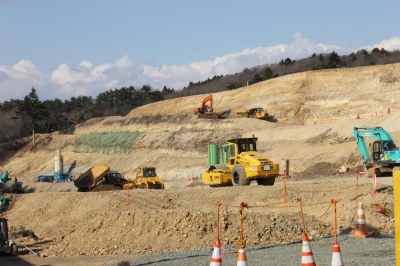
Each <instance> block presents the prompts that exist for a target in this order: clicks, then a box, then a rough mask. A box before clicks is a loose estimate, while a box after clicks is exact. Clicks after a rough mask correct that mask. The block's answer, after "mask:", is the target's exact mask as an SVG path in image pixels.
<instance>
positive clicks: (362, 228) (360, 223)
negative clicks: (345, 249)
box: [351, 203, 368, 238]
mask: <svg viewBox="0 0 400 266" xmlns="http://www.w3.org/2000/svg"><path fill="white" fill-rule="evenodd" d="M351 237H355V238H366V237H368V233H367V222H366V221H365V213H364V209H363V204H362V203H359V207H358V210H357V219H356V226H355V228H354V231H353V234H352V235H351Z"/></svg>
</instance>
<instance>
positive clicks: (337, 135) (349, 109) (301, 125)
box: [3, 64, 400, 189]
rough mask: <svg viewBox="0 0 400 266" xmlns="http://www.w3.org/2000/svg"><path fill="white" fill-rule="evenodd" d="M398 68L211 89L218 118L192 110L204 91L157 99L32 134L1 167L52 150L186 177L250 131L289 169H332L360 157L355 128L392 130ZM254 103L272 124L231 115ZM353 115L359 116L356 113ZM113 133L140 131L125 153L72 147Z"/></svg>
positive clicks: (37, 159)
mask: <svg viewBox="0 0 400 266" xmlns="http://www.w3.org/2000/svg"><path fill="white" fill-rule="evenodd" d="M399 70H400V64H392V65H384V66H372V67H362V68H350V69H335V70H322V71H311V72H305V73H298V74H293V75H288V76H284V77H280V78H275V79H272V80H268V81H265V82H260V83H257V84H254V85H252V86H248V87H244V88H241V89H236V90H232V91H226V92H221V93H216V94H214V95H213V97H214V106H215V111H216V112H222V111H225V110H231V113H230V115H229V116H228V118H227V119H223V120H207V119H199V118H198V117H197V116H196V115H194V114H193V113H192V111H191V110H192V109H193V107H195V106H198V105H200V102H201V99H202V98H203V97H204V95H199V96H193V97H183V98H178V99H173V100H167V101H161V102H157V103H154V104H149V105H146V106H143V107H140V108H137V109H134V110H132V111H131V112H130V113H129V114H128V115H127V116H124V117H106V118H98V119H92V120H89V121H87V122H85V123H83V124H80V125H79V126H78V127H77V128H76V130H75V133H74V134H73V135H59V134H58V133H57V132H56V133H53V134H49V135H42V136H39V137H38V140H37V142H38V143H39V144H38V146H37V147H36V152H34V153H33V152H31V150H30V147H27V148H25V149H23V150H21V151H20V152H18V153H17V154H16V155H15V156H14V157H13V158H10V160H9V161H8V162H7V163H6V164H5V165H3V169H4V170H8V171H9V172H10V173H11V174H12V175H13V176H17V177H18V178H19V179H21V180H22V181H24V182H29V181H31V180H32V178H33V177H34V176H36V175H37V174H38V173H46V172H51V171H52V169H53V167H54V166H53V165H54V156H53V155H54V152H55V151H56V150H58V149H59V150H61V152H62V154H63V155H64V164H65V166H66V167H67V166H68V165H70V164H71V163H72V162H73V161H74V160H76V162H77V168H80V169H84V168H85V167H86V168H87V167H90V166H91V165H93V164H95V163H107V164H109V165H110V167H111V168H112V169H114V170H117V171H120V172H121V173H122V174H124V175H126V176H128V177H129V176H132V174H133V171H134V170H135V169H137V168H138V167H140V166H141V165H154V166H156V167H157V169H158V172H159V174H160V175H161V176H162V177H163V178H165V179H166V180H170V179H174V180H176V179H186V178H192V177H196V176H198V175H199V173H201V172H202V171H204V169H206V167H207V157H206V156H207V144H209V143H224V142H225V141H226V140H227V139H231V138H235V137H249V136H252V135H255V136H257V137H258V138H259V144H258V148H259V150H260V151H261V152H264V153H265V154H266V155H267V156H268V157H270V158H271V159H273V160H276V161H278V162H280V163H282V162H284V160H286V159H290V161H291V167H292V172H293V173H295V172H303V171H305V170H307V169H308V168H310V167H312V166H313V165H316V164H318V163H328V164H331V165H333V167H334V168H335V167H336V168H337V170H339V168H340V167H343V166H345V167H347V166H354V165H355V164H357V163H359V162H360V157H359V155H358V151H357V149H356V146H355V143H354V141H353V139H352V128H353V127H354V126H366V125H370V126H383V127H384V128H385V129H387V130H388V131H389V132H392V133H394V137H396V136H398V133H397V132H398V131H400V125H399V123H395V121H398V118H399V114H398V111H399V99H400V95H399V94H398V93H397V92H398V91H399V88H400V74H399V73H400V71H399ZM258 106H260V107H264V108H266V109H267V111H268V113H269V114H270V115H272V116H274V117H275V118H276V119H277V122H276V123H272V122H266V121H261V120H256V119H249V118H245V117H239V116H238V115H236V113H235V110H237V109H239V108H251V107H258ZM388 108H390V113H388ZM357 115H359V116H360V118H361V119H359V120H358V119H356V117H357ZM116 131H138V132H140V137H139V138H138V139H137V140H136V142H135V143H134V144H133V145H132V148H131V150H130V151H129V152H128V153H113V152H89V153H76V152H74V144H75V142H76V140H77V139H78V138H79V137H80V136H83V135H85V134H89V133H92V132H116ZM174 185H179V182H176V183H175V184H174ZM32 186H34V187H35V188H37V189H40V188H41V187H43V186H42V184H32ZM167 187H168V185H167Z"/></svg>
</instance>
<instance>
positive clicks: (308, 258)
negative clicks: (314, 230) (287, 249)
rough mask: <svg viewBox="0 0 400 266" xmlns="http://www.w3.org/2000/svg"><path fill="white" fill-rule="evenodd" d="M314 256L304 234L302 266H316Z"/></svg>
mask: <svg viewBox="0 0 400 266" xmlns="http://www.w3.org/2000/svg"><path fill="white" fill-rule="evenodd" d="M315 265H316V264H315V260H314V256H313V253H312V250H311V246H310V243H309V241H308V236H307V234H306V233H304V232H303V247H302V249H301V266H315Z"/></svg>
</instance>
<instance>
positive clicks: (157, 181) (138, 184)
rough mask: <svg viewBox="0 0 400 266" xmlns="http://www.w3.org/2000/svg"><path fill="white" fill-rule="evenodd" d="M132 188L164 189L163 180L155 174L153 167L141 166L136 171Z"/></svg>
mask: <svg viewBox="0 0 400 266" xmlns="http://www.w3.org/2000/svg"><path fill="white" fill-rule="evenodd" d="M133 187H134V188H144V189H164V182H163V181H162V179H161V178H159V177H158V176H157V173H156V168H155V167H142V168H140V169H139V171H138V172H137V173H136V177H135V180H134V181H133Z"/></svg>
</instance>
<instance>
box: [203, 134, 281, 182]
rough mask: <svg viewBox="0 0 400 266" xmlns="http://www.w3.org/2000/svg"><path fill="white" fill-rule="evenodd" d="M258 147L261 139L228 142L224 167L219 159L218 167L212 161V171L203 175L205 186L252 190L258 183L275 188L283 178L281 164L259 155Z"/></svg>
mask: <svg viewBox="0 0 400 266" xmlns="http://www.w3.org/2000/svg"><path fill="white" fill-rule="evenodd" d="M256 144H257V138H240V139H231V140H228V141H227V144H224V145H223V146H222V158H223V162H224V164H218V161H219V159H217V160H215V162H216V163H215V162H214V163H212V162H211V163H210V161H209V169H208V171H207V172H206V173H203V174H202V182H203V184H206V185H210V186H211V187H220V186H232V185H233V186H248V185H250V183H251V181H253V180H256V181H257V183H258V185H264V186H272V185H274V183H275V178H276V177H277V176H278V175H279V164H278V163H276V162H273V161H271V160H269V159H268V158H266V157H265V156H264V155H263V154H261V153H259V152H257V147H256ZM209 151H210V150H209ZM217 153H219V152H217ZM209 157H210V152H209ZM213 157H215V155H214V156H213ZM217 157H218V156H217Z"/></svg>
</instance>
